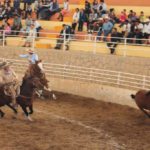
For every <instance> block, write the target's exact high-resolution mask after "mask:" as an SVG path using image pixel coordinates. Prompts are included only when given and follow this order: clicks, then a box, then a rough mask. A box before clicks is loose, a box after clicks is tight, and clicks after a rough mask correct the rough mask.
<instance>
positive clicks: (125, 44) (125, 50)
mask: <svg viewBox="0 0 150 150" xmlns="http://www.w3.org/2000/svg"><path fill="white" fill-rule="evenodd" d="M126 55H127V38H125V39H124V51H123V56H124V57H125V56H126Z"/></svg>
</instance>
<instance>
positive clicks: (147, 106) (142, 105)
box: [131, 90, 150, 118]
mask: <svg viewBox="0 0 150 150" xmlns="http://www.w3.org/2000/svg"><path fill="white" fill-rule="evenodd" d="M149 93H150V92H148V91H146V90H140V91H138V92H137V93H136V94H135V95H133V94H132V95H131V97H132V98H133V99H134V100H135V102H136V104H137V106H138V107H139V109H140V110H141V111H143V112H144V113H145V114H146V115H147V116H148V117H149V118H150V114H149V113H148V111H147V110H149V111H150V94H149Z"/></svg>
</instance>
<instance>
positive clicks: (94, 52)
mask: <svg viewBox="0 0 150 150" xmlns="http://www.w3.org/2000/svg"><path fill="white" fill-rule="evenodd" d="M96 47H97V37H96V36H95V38H94V49H93V54H96Z"/></svg>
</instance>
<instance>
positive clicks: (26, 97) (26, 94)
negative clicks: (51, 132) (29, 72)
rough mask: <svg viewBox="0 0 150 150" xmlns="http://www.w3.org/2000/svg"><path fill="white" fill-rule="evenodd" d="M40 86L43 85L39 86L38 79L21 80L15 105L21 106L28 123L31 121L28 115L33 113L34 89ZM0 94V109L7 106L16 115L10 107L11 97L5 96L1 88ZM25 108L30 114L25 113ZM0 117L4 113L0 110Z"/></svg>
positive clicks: (40, 85)
mask: <svg viewBox="0 0 150 150" xmlns="http://www.w3.org/2000/svg"><path fill="white" fill-rule="evenodd" d="M42 86H43V85H42V84H41V82H40V80H39V78H37V77H34V78H26V79H24V80H23V83H22V85H21V87H20V95H19V96H18V97H17V98H16V100H17V103H18V104H19V105H20V106H21V108H22V110H23V112H24V113H25V115H26V117H27V118H28V119H29V120H30V121H32V119H31V117H30V116H29V115H30V114H32V113H33V98H34V90H35V89H36V88H41V87H42ZM0 92H1V94H0V107H2V106H4V105H7V106H8V107H10V108H11V109H12V110H13V111H14V112H15V113H17V110H16V109H15V108H13V107H12V106H11V105H10V103H11V97H10V96H7V95H6V94H5V92H4V88H3V87H1V88H0ZM27 108H29V110H30V112H28V111H27ZM0 115H1V117H3V116H4V112H3V111H2V110H0Z"/></svg>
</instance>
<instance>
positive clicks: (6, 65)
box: [0, 61, 12, 69]
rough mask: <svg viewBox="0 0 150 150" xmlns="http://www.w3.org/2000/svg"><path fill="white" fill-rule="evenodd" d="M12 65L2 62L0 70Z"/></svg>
mask: <svg viewBox="0 0 150 150" xmlns="http://www.w3.org/2000/svg"><path fill="white" fill-rule="evenodd" d="M11 64H12V62H7V61H4V62H0V69H3V68H5V67H8V66H10V65H11Z"/></svg>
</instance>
